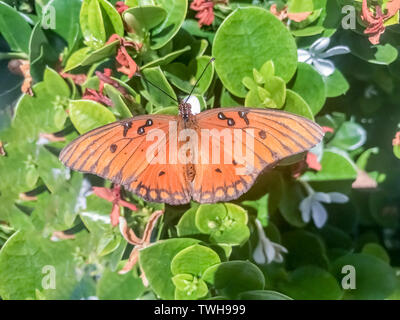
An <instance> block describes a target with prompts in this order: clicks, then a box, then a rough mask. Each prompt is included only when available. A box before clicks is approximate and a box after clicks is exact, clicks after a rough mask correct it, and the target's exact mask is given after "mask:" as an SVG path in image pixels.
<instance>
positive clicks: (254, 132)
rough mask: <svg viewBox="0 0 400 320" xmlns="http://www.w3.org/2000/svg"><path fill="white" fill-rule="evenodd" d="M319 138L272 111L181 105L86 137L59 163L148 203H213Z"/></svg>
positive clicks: (295, 119)
mask: <svg viewBox="0 0 400 320" xmlns="http://www.w3.org/2000/svg"><path fill="white" fill-rule="evenodd" d="M322 137H323V132H322V129H321V128H320V127H319V126H318V124H316V123H314V122H312V121H310V120H308V119H305V118H303V117H300V116H297V115H294V114H291V113H287V112H283V111H278V110H275V109H251V108H242V107H238V108H217V109H211V110H207V111H204V112H201V113H199V114H196V115H193V114H192V112H191V107H190V104H188V103H181V105H180V106H179V115H178V116H170V115H141V116H137V117H133V118H131V119H126V120H122V121H119V122H114V123H111V124H108V125H105V126H103V127H100V128H97V129H94V130H92V131H90V132H87V133H85V134H84V135H82V136H80V137H78V138H77V139H76V140H74V141H73V142H71V143H70V144H69V145H68V146H67V147H65V148H64V149H63V150H62V152H61V154H60V160H61V161H62V162H63V163H64V164H65V165H66V166H67V167H70V168H71V169H73V170H77V171H81V172H86V173H92V174H96V175H98V176H101V177H103V178H105V179H109V180H111V181H113V182H114V183H117V184H121V185H124V186H125V187H126V188H127V189H128V190H130V191H132V192H134V193H135V194H137V195H139V196H140V197H142V198H143V199H145V200H146V201H151V202H164V203H169V204H172V205H179V204H185V203H188V202H190V201H191V200H192V199H193V200H195V201H197V202H200V203H214V202H219V201H229V200H233V199H236V198H238V197H239V196H240V195H242V194H243V193H245V192H246V191H247V190H248V189H249V188H250V187H251V186H252V185H253V183H254V182H255V180H256V178H257V176H258V175H259V174H260V173H261V172H262V171H263V170H264V169H266V168H269V167H272V166H274V165H275V164H276V163H277V162H278V161H280V160H282V159H284V158H287V157H289V156H292V155H295V154H298V153H302V152H305V151H307V150H309V149H310V148H312V147H313V146H315V145H316V144H317V143H319V142H320V141H321V139H322ZM217 146H219V147H218V148H217ZM238 149H241V150H239V151H240V152H239V151H238ZM243 154H245V156H243Z"/></svg>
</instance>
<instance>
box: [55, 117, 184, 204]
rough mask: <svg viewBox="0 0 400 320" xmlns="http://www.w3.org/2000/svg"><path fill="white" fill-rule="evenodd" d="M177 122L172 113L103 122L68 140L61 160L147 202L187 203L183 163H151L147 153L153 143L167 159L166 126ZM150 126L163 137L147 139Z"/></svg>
mask: <svg viewBox="0 0 400 320" xmlns="http://www.w3.org/2000/svg"><path fill="white" fill-rule="evenodd" d="M176 121H177V117H175V116H166V115H157V116H138V117H135V118H132V119H127V120H123V121H119V122H114V123H111V124H108V125H105V126H103V127H100V128H97V129H94V130H92V131H90V132H87V133H86V134H84V135H82V136H80V137H79V138H77V139H76V140H74V141H73V142H71V143H70V144H69V145H68V146H67V147H65V148H64V149H63V150H62V151H61V153H60V160H61V161H62V162H63V163H64V164H65V165H66V166H67V167H69V168H71V169H73V170H77V171H81V172H86V173H92V174H96V175H98V176H100V177H103V178H105V179H109V180H111V181H112V182H114V183H117V184H121V185H124V186H125V187H126V188H127V189H128V190H130V191H132V192H134V193H135V194H137V195H139V196H141V197H142V198H144V199H145V200H147V201H154V202H166V203H170V204H180V203H187V202H189V201H190V192H189V187H188V182H187V180H186V178H185V170H184V168H183V166H182V165H179V164H168V163H159V164H157V163H152V162H151V158H150V159H149V158H148V156H147V151H148V149H149V148H151V147H150V146H152V148H154V149H155V150H156V151H155V152H154V153H157V150H158V149H160V150H166V158H167V159H168V157H169V154H168V152H169V151H168V141H169V140H168V139H170V137H169V133H168V131H169V125H170V123H171V122H175V123H176ZM152 129H157V130H161V131H162V132H163V134H164V136H163V138H160V139H159V140H158V138H154V139H152V140H148V139H147V137H148V133H149V132H150V130H152ZM159 145H163V146H164V148H158V147H159Z"/></svg>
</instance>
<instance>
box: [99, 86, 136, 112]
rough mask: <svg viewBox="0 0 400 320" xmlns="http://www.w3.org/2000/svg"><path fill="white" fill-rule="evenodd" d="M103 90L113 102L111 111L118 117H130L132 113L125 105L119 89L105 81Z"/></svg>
mask: <svg viewBox="0 0 400 320" xmlns="http://www.w3.org/2000/svg"><path fill="white" fill-rule="evenodd" d="M104 90H105V93H106V95H107V96H108V97H109V98H110V99H111V101H112V102H113V109H112V110H113V111H114V114H115V115H116V116H117V117H119V118H120V119H126V118H131V117H132V113H131V111H130V110H129V108H128V106H127V105H126V103H125V101H124V99H123V95H122V94H121V92H120V91H118V90H117V89H116V88H114V87H113V86H111V85H109V84H108V83H106V84H105V85H104Z"/></svg>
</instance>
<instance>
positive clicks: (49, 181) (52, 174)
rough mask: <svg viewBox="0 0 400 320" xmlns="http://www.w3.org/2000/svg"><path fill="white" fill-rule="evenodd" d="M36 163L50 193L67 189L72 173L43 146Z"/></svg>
mask: <svg viewBox="0 0 400 320" xmlns="http://www.w3.org/2000/svg"><path fill="white" fill-rule="evenodd" d="M36 161H37V164H38V168H37V169H38V173H39V175H40V178H42V180H43V182H44V183H45V185H46V187H47V188H48V189H49V190H50V192H55V191H57V190H59V189H61V188H63V187H64V188H65V183H66V181H67V180H69V179H70V172H69V169H68V168H66V167H65V166H64V165H63V164H62V163H61V162H60V161H59V160H58V158H57V157H56V156H55V155H54V154H52V153H51V152H50V151H48V150H47V149H46V148H44V147H42V146H41V147H40V148H39V150H38V155H37V160H36Z"/></svg>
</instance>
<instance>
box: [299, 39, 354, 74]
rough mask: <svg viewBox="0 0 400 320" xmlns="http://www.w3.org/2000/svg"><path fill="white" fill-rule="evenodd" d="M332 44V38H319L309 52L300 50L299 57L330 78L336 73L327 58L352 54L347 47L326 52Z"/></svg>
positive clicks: (338, 47)
mask: <svg viewBox="0 0 400 320" xmlns="http://www.w3.org/2000/svg"><path fill="white" fill-rule="evenodd" d="M330 42H331V40H330V38H319V39H318V40H317V41H315V42H314V43H313V44H312V45H311V46H310V48H309V49H308V50H305V49H298V50H297V55H298V59H299V61H300V62H305V63H308V64H311V65H313V66H314V68H315V69H316V70H317V71H318V72H319V73H320V74H321V75H323V76H325V77H328V76H330V75H331V74H332V73H333V72H334V71H335V65H334V64H333V62H332V61H330V60H327V59H325V58H328V57H332V56H337V55H340V54H346V53H349V52H350V49H349V48H348V47H346V46H336V47H333V48H331V49H328V50H326V49H327V48H328V46H329V43H330ZM325 50H326V51H325Z"/></svg>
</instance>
